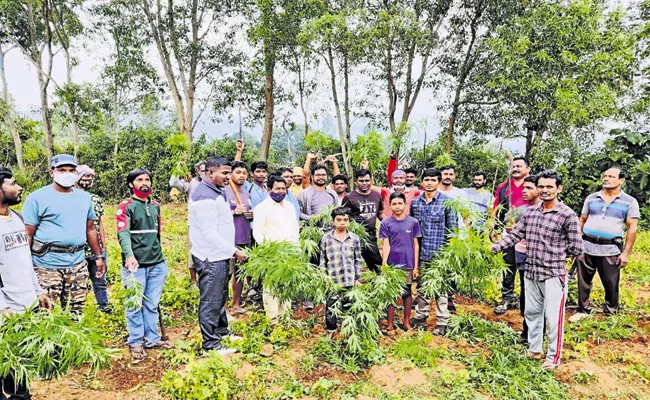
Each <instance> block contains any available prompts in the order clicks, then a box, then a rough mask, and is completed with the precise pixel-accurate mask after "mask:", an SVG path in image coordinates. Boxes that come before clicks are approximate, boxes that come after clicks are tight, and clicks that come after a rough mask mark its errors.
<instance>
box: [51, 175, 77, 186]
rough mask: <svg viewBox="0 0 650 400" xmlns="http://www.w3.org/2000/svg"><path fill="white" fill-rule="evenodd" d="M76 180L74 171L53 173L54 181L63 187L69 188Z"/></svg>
mask: <svg viewBox="0 0 650 400" xmlns="http://www.w3.org/2000/svg"><path fill="white" fill-rule="evenodd" d="M76 181H77V174H75V173H74V172H62V173H57V172H55V173H54V182H56V183H58V184H59V185H61V186H63V187H64V188H69V187H72V186H74V183H75V182H76Z"/></svg>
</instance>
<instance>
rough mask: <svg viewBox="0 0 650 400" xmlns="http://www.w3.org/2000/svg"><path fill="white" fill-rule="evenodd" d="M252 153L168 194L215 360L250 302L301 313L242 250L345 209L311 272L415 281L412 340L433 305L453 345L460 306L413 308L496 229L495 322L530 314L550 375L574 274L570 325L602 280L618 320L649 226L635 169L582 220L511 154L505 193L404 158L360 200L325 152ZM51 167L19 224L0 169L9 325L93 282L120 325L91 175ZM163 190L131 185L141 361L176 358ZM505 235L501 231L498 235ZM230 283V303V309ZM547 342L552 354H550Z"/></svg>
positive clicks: (273, 312)
mask: <svg viewBox="0 0 650 400" xmlns="http://www.w3.org/2000/svg"><path fill="white" fill-rule="evenodd" d="M243 150H244V144H243V142H241V141H238V143H237V155H236V157H235V160H233V161H229V160H227V159H225V158H222V157H213V158H210V159H208V160H206V161H203V162H199V163H197V164H196V166H195V173H196V176H195V177H194V178H193V179H191V180H189V179H180V178H179V177H177V176H172V177H171V179H170V182H169V183H170V186H172V187H174V188H176V189H177V190H180V191H182V192H184V193H186V194H187V202H188V209H189V212H188V225H189V245H188V248H189V262H188V264H189V268H190V276H191V281H192V283H193V284H195V285H197V286H198V288H199V292H200V300H199V312H198V321H199V325H200V330H201V335H202V339H203V341H202V346H203V349H204V351H206V352H208V351H218V352H219V353H221V354H224V355H225V354H230V353H233V352H235V350H234V349H232V348H226V347H225V345H224V343H223V342H222V341H223V339H224V338H225V337H229V338H230V340H231V341H233V340H239V339H241V338H238V337H236V336H234V335H231V334H230V331H229V329H228V321H229V319H231V318H236V317H235V316H236V315H240V314H244V313H246V312H247V310H246V309H245V308H244V307H243V304H244V301H247V302H259V301H261V302H262V304H263V308H264V311H265V313H266V315H267V316H268V317H269V318H270V320H271V321H272V323H276V322H277V321H278V318H279V317H280V316H281V315H282V314H284V313H285V312H287V311H289V310H290V308H291V307H292V306H297V305H296V304H294V305H292V304H291V303H289V302H282V301H280V299H278V298H277V297H275V296H273V294H272V293H271V292H270V291H268V290H267V288H263V287H260V285H259V283H257V282H250V280H249V281H248V282H247V281H246V279H245V278H243V277H241V276H240V274H238V266H240V265H241V263H245V262H246V257H247V256H246V251H245V250H246V249H249V248H251V247H252V246H254V244H255V243H263V242H266V241H288V242H292V243H296V244H297V243H299V232H300V229H301V224H300V223H301V221H306V220H309V219H311V218H313V217H315V216H317V215H319V214H320V213H321V212H322V211H323V210H327V209H329V208H330V207H332V206H339V207H336V208H334V209H333V211H332V212H331V214H332V219H333V226H332V227H323V228H324V229H325V233H324V236H323V238H322V241H321V243H320V254H319V255H318V256H314V257H312V260H310V261H311V262H312V263H313V264H314V265H316V266H320V267H321V268H324V269H325V270H326V271H327V273H328V274H329V275H330V276H331V277H332V278H333V280H334V282H335V283H337V284H338V285H339V286H340V287H341V290H346V289H349V288H351V287H353V286H355V285H359V284H360V273H361V269H362V268H363V267H364V266H365V267H367V268H368V269H369V270H371V271H374V272H376V273H379V272H380V267H381V266H382V265H391V266H394V267H396V268H401V269H402V270H404V272H405V276H406V287H405V290H404V292H403V296H402V301H403V310H404V318H403V323H402V324H401V328H403V329H405V330H409V329H427V319H428V318H429V312H430V309H432V306H433V305H432V304H431V303H432V302H433V303H434V304H435V321H436V324H435V328H434V329H433V333H434V334H436V335H445V334H446V327H447V322H448V320H449V317H450V313H454V312H455V309H456V308H455V305H454V302H453V293H448V294H445V295H444V296H440V297H439V298H437V299H428V298H426V296H424V295H422V294H421V293H418V294H417V296H416V297H415V298H413V297H412V292H413V290H412V289H415V292H417V289H418V287H419V285H420V280H419V279H418V278H419V276H420V267H421V266H422V265H423V264H425V263H428V262H431V261H432V260H434V259H435V257H436V255H437V253H438V251H439V250H440V249H441V248H443V247H444V246H445V245H446V243H447V242H448V241H449V239H450V235H451V234H452V233H453V231H454V230H455V229H457V228H459V227H461V226H466V225H470V224H471V225H472V227H471V228H472V229H482V230H485V229H489V230H493V240H494V242H495V243H494V244H493V245H492V247H491V250H492V252H494V253H499V252H503V254H504V260H505V261H506V264H507V265H508V270H507V272H506V274H505V276H504V278H503V282H502V289H501V291H502V302H501V304H499V305H498V306H497V307H496V308H495V309H494V312H495V313H497V314H503V313H505V312H506V311H507V310H508V309H514V308H519V310H520V312H521V315H522V317H524V330H523V332H522V340H523V341H525V342H527V343H528V346H529V353H528V354H529V356H530V357H532V358H534V359H537V360H540V361H542V360H543V364H542V368H544V369H554V368H556V367H557V366H558V365H559V364H560V360H561V356H562V342H563V331H564V326H563V325H564V314H565V302H566V296H567V284H568V277H569V275H571V274H572V273H574V272H577V276H578V311H579V312H578V313H577V314H576V315H575V316H573V317H572V319H573V320H577V319H580V318H582V317H584V316H586V315H587V314H589V313H590V311H591V306H590V302H589V297H590V291H591V289H592V280H593V278H594V276H595V274H596V272H598V274H599V276H600V279H601V281H602V283H603V286H604V289H605V306H604V312H605V313H607V314H610V313H616V312H617V311H618V308H619V282H620V276H621V275H620V270H621V268H623V267H624V266H625V265H626V264H627V261H628V257H629V256H630V254H631V252H632V248H633V245H634V241H635V239H636V231H637V223H638V219H639V216H640V215H639V205H638V203H637V201H636V200H635V199H634V198H632V197H631V196H629V195H628V194H626V193H624V192H623V190H622V189H621V186H622V185H623V183H624V181H625V172H624V171H622V170H621V169H619V168H610V169H608V170H607V171H605V172H604V173H603V176H602V190H600V191H598V192H596V193H593V194H591V195H590V196H589V197H587V199H585V201H584V207H583V208H582V212H581V214H580V217H578V216H576V214H575V213H574V212H573V211H572V210H571V209H570V208H569V207H567V206H566V205H564V204H563V203H562V202H561V201H560V200H559V199H558V195H559V194H560V193H561V192H562V183H563V178H562V176H560V174H558V173H557V172H555V171H553V170H543V171H542V172H540V173H538V174H536V175H531V174H530V166H529V165H528V161H527V160H526V159H525V158H524V157H514V158H512V157H510V158H511V160H510V171H509V178H508V179H507V180H506V181H505V182H503V183H501V184H500V185H498V187H497V188H496V192H495V193H494V195H493V194H492V193H490V191H488V190H487V189H486V174H485V173H484V172H480V171H478V172H476V173H474V175H473V186H474V187H472V188H469V189H460V188H457V187H455V186H454V181H455V178H456V175H455V168H454V166H452V165H445V166H441V167H440V168H437V169H436V168H429V169H426V170H424V171H421V173H419V172H418V171H416V170H414V169H403V170H402V169H399V168H398V165H397V164H398V161H397V157H396V155H395V154H391V157H390V160H389V162H388V168H387V178H388V185H389V186H387V187H378V186H375V185H373V180H372V178H373V176H372V173H371V172H370V171H369V170H368V168H367V163H366V162H364V164H365V165H362V166H361V168H360V169H358V170H356V171H355V172H354V188H353V189H351V190H349V182H348V178H347V177H346V176H344V175H341V174H340V171H339V168H338V165H337V162H336V157H334V156H328V157H326V158H325V159H324V162H325V163H329V164H330V165H331V169H332V171H333V173H334V175H335V176H334V177H333V178H332V179H331V180H328V167H327V165H326V164H325V163H314V161H315V160H317V159H318V157H317V155H315V154H312V153H309V154H308V155H307V159H306V162H305V165H304V167H303V168H299V167H297V168H279V169H278V170H277V171H275V172H273V173H270V174H269V167H268V164H267V163H266V162H264V161H257V162H254V163H252V164H251V166H250V169H249V168H248V166H247V165H246V164H244V163H243V162H242V161H241V155H242V152H243ZM50 167H51V168H50V177H51V178H52V184H51V185H48V186H45V187H43V188H40V189H38V190H36V191H34V192H32V193H30V194H29V195H28V196H27V197H26V199H25V202H24V204H23V207H22V214H20V213H18V212H16V211H14V210H12V209H11V208H10V207H11V206H15V205H18V204H19V203H20V202H21V201H22V188H21V187H20V186H19V183H18V182H16V180H15V179H14V178H13V175H12V172H11V171H10V170H9V169H7V168H0V236H1V237H2V241H1V242H0V312H1V313H2V314H3V315H4V316H11V315H12V314H14V313H21V312H24V311H25V310H26V309H29V308H31V307H40V308H42V309H49V308H51V305H52V302H59V303H60V304H61V305H62V306H63V307H69V309H70V311H72V312H76V313H80V312H81V311H82V310H83V307H84V304H85V301H86V295H87V294H88V291H89V286H88V285H89V281H90V284H91V285H92V289H93V292H94V295H95V298H96V301H97V304H98V306H99V309H100V310H101V311H103V312H107V313H110V312H112V310H113V309H112V307H111V305H110V303H109V299H108V296H107V290H106V269H107V265H106V253H105V248H106V247H105V246H106V240H105V235H104V225H103V222H102V217H103V215H104V209H103V204H102V199H101V198H100V197H98V196H97V195H95V194H92V193H90V192H89V190H90V189H91V188H92V186H93V181H94V178H95V171H94V170H93V169H92V168H90V167H89V166H87V165H77V162H76V160H75V159H74V157H72V156H70V155H66V154H61V155H57V156H55V157H54V158H52V160H51V163H50ZM249 172H250V175H251V176H252V180H251V181H249V180H248V177H249ZM418 178H420V179H419V182H418ZM153 179H154V177H153V176H152V175H151V173H150V172H149V171H148V170H146V169H135V170H133V171H131V172H130V173H129V174H128V175H127V176H126V184H127V186H128V188H129V190H130V191H131V193H132V195H131V196H130V197H129V198H128V199H125V200H124V201H123V202H121V203H120V204H119V205H118V206H117V211H116V224H117V236H118V241H119V245H120V248H121V251H122V266H121V267H122V268H121V275H122V282H123V283H124V284H125V285H130V284H133V282H134V280H136V281H137V282H139V284H140V285H142V288H143V289H144V299H143V306H142V307H141V308H137V309H135V308H133V309H132V308H128V307H127V310H126V324H127V330H128V340H127V344H128V346H129V349H130V352H131V355H132V357H133V359H134V360H136V361H137V360H142V359H144V358H145V357H147V350H148V349H157V348H158V349H170V348H172V347H173V344H172V343H170V342H168V341H166V340H163V339H162V337H161V335H160V333H159V326H158V323H159V307H158V303H159V301H160V298H161V295H162V291H163V286H164V283H165V278H166V276H167V273H168V266H167V263H166V262H165V259H164V256H163V252H162V245H161V225H162V218H161V206H160V204H159V203H158V202H156V201H155V200H153V199H152V197H151V194H152V182H153ZM458 197H465V198H467V199H468V200H469V201H470V202H471V203H472V204H473V205H474V206H475V207H476V208H477V209H478V211H479V212H480V213H482V215H483V217H482V219H481V220H480V221H478V222H477V221H473V222H469V221H467V220H466V219H464V218H463V217H462V216H461V215H459V214H458V212H457V211H453V210H452V208H451V207H449V205H448V200H449V199H454V198H458ZM351 220H355V221H357V222H359V223H361V224H362V225H363V227H364V229H365V230H366V232H367V236H368V239H367V242H368V243H367V244H366V245H362V243H361V241H360V239H359V237H358V236H357V235H355V234H354V233H352V232H350V231H349V230H348V227H349V224H350V221H351ZM495 220H496V221H498V222H500V223H496V224H495V223H494V221H495ZM498 227H505V229H503V231H502V232H498V230H499V229H498ZM330 228H331V229H330ZM499 236H500V238H499ZM379 243H380V244H379ZM567 261H571V262H570V263H568V262H567ZM567 264H569V265H571V266H572V268H571V269H570V270H568V269H567ZM277 268H282V265H278V266H277ZM517 271H519V279H520V284H521V291H520V295H519V302H517V299H516V294H515V277H516V274H517ZM129 278H134V279H129ZM452 283H453V282H452ZM230 284H232V293H233V295H232V301H231V303H230V306H229V307H228V306H227V302H228V297H229V291H230V287H229V286H230ZM245 286H248V291H247V292H246V294H244V290H243V289H244V287H245ZM413 286H415V287H413ZM452 286H453V285H452ZM340 298H341V296H340V292H339V294H337V295H333V296H331V297H330V298H328V299H327V301H326V304H325V326H326V329H327V330H328V331H329V332H335V331H336V330H337V328H338V321H337V318H336V316H335V314H334V313H333V312H332V308H333V306H334V305H335V304H336V302H337V301H339V299H340ZM303 300H304V301H303V302H302V304H301V305H302V306H304V307H305V308H306V309H308V310H309V309H312V308H313V307H314V304H313V303H312V302H311V301H309V299H303ZM394 314H395V307H390V308H389V309H388V310H387V328H388V329H389V330H392V329H394V327H395V325H398V324H397V322H395V321H394V319H395V317H394ZM1 318H2V317H0V320H1ZM545 332H546V333H547V334H548V349H547V352H546V355H544V354H543V349H542V344H543V337H544V333H545ZM6 398H9V399H29V398H31V395H30V392H29V388H28V387H26V386H25V385H21V384H16V383H15V382H14V380H13V378H12V377H11V376H5V377H0V399H6Z"/></svg>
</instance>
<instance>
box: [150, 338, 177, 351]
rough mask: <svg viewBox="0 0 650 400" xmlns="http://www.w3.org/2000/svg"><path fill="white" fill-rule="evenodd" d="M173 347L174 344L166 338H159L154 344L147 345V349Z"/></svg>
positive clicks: (167, 348)
mask: <svg viewBox="0 0 650 400" xmlns="http://www.w3.org/2000/svg"><path fill="white" fill-rule="evenodd" d="M173 348H174V345H173V344H172V343H171V342H168V341H166V340H159V341H157V342H156V343H154V344H153V346H147V349H160V350H171V349H173Z"/></svg>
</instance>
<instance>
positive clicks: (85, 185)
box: [77, 181, 93, 190]
mask: <svg viewBox="0 0 650 400" xmlns="http://www.w3.org/2000/svg"><path fill="white" fill-rule="evenodd" d="M77 185H79V186H80V187H82V188H84V189H86V190H87V189H90V188H91V187H92V186H93V184H92V182H87V181H79V182H77Z"/></svg>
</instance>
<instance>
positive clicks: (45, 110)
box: [37, 72, 54, 161]
mask: <svg viewBox="0 0 650 400" xmlns="http://www.w3.org/2000/svg"><path fill="white" fill-rule="evenodd" d="M37 75H38V86H39V89H40V90H39V93H40V95H41V116H42V118H43V132H45V152H46V154H47V159H48V161H49V160H50V159H52V157H54V135H53V134H52V120H51V118H50V106H49V104H48V101H47V84H46V83H45V78H44V77H43V74H41V73H40V72H37Z"/></svg>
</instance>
